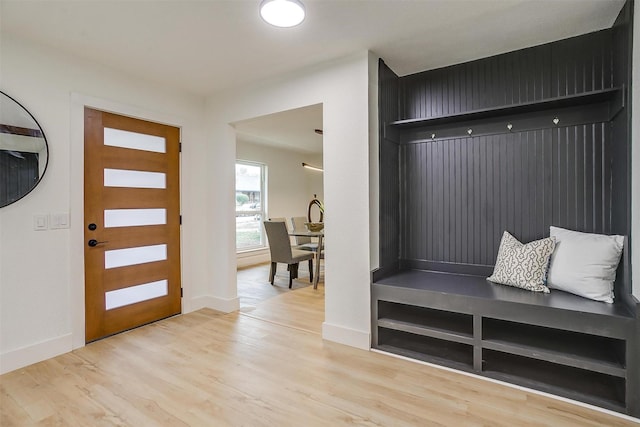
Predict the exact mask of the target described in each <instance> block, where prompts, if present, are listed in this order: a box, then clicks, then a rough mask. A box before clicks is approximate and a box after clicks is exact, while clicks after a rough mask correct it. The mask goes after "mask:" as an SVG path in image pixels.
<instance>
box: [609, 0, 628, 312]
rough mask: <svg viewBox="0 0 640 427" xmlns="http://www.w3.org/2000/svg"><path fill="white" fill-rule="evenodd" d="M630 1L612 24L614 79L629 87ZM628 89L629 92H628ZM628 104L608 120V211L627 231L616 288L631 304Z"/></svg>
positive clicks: (618, 229)
mask: <svg viewBox="0 0 640 427" xmlns="http://www.w3.org/2000/svg"><path fill="white" fill-rule="evenodd" d="M632 22H633V2H627V3H626V4H625V6H624V7H623V8H622V11H621V12H620V14H619V15H618V18H617V19H616V22H615V23H614V25H613V28H612V32H613V47H612V52H613V81H614V85H616V86H623V85H626V86H627V87H630V84H631V75H632V67H631V64H632V60H631V58H632V51H633V49H632V39H633V31H632ZM628 93H630V92H628ZM627 101H628V104H627V108H625V109H624V110H623V111H622V112H621V113H620V114H618V115H617V116H616V117H615V118H614V120H613V121H612V123H611V125H612V126H611V134H612V137H611V141H612V143H611V158H612V164H613V165H615V167H614V168H613V169H612V176H611V186H612V189H613V197H614V203H613V204H612V212H611V232H612V233H616V234H626V235H627V241H626V242H625V248H624V252H623V258H622V262H621V270H622V271H620V270H618V275H617V278H616V279H617V282H618V283H617V284H616V289H617V290H618V291H619V294H620V295H622V296H623V298H626V299H628V302H629V303H630V305H632V300H633V298H632V297H631V293H632V290H631V252H630V251H631V244H630V241H629V239H630V238H631V236H630V235H631V180H630V175H631V143H630V140H631V138H630V136H631V112H632V108H631V105H629V103H630V96H629V97H628V98H627Z"/></svg>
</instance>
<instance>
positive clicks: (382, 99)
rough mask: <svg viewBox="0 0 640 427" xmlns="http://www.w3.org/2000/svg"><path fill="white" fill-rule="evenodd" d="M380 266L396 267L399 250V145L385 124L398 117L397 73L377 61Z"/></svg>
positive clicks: (391, 268) (384, 267)
mask: <svg viewBox="0 0 640 427" xmlns="http://www.w3.org/2000/svg"><path fill="white" fill-rule="evenodd" d="M379 79H380V82H379V113H380V138H379V141H380V148H379V150H380V152H379V156H380V268H381V269H382V270H384V269H390V270H394V269H396V268H397V264H398V259H399V255H400V254H399V250H400V240H401V236H402V233H401V232H400V227H401V226H400V224H401V221H400V193H401V189H400V181H399V157H398V156H399V147H398V144H397V141H396V140H395V139H396V137H395V136H394V134H393V133H392V132H387V131H388V130H389V128H388V126H387V124H388V123H390V122H391V121H393V120H395V119H396V118H397V117H398V99H399V94H398V90H399V88H398V76H397V75H396V74H395V73H394V72H393V71H391V69H390V68H389V67H387V66H386V65H385V64H384V62H383V61H380V64H379Z"/></svg>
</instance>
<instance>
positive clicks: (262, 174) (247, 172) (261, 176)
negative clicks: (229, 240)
mask: <svg viewBox="0 0 640 427" xmlns="http://www.w3.org/2000/svg"><path fill="white" fill-rule="evenodd" d="M266 169H267V167H266V165H263V164H261V163H254V162H245V161H236V250H237V251H238V252H240V251H244V250H249V249H256V248H264V247H266V239H265V235H264V229H263V227H262V221H263V220H264V218H265V209H266V206H265V204H266V203H265V202H266V192H265V189H266V185H265V178H266V176H267V175H266Z"/></svg>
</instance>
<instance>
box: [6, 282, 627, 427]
mask: <svg viewBox="0 0 640 427" xmlns="http://www.w3.org/2000/svg"><path fill="white" fill-rule="evenodd" d="M269 286H270V285H269ZM315 292H316V293H314V291H313V289H312V288H311V287H307V288H303V289H299V290H294V291H292V292H287V293H284V294H281V295H278V296H275V297H273V298H270V299H268V300H266V301H264V302H261V303H260V304H258V305H257V306H256V309H255V310H253V311H252V312H251V313H242V312H236V313H232V314H222V313H218V312H215V311H212V310H208V309H204V310H200V311H197V312H194V313H189V314H186V315H181V316H176V317H173V318H170V319H166V320H163V321H160V322H157V323H154V324H151V325H147V326H144V327H141V328H138V329H135V330H132V331H129V332H125V333H123V334H120V335H116V336H113V337H110V338H107V339H104V340H101V341H98V342H95V343H92V344H89V345H87V346H86V347H84V348H81V349H78V350H76V351H73V352H71V353H67V354H65V355H62V356H58V357H56V358H53V359H50V360H47V361H44V362H40V363H37V364H35V365H32V366H29V367H26V368H24V369H19V370H17V371H14V372H10V373H8V374H5V375H2V376H0V425H1V426H2V427H8V426H30V425H60V426H83V427H86V426H112V425H118V426H278V427H280V426H351V425H358V426H441V425H444V426H510V427H511V426H630V425H637V424H634V423H633V422H632V421H629V420H625V419H621V418H618V417H615V416H611V415H608V414H604V413H600V412H596V411H594V410H591V409H588V408H584V407H580V406H576V405H573V404H570V403H565V402H562V401H558V400H555V399H551V398H547V397H544V396H540V395H537V394H534V393H529V392H525V391H521V390H518V389H513V388H511V387H507V386H503V385H500V384H494V383H491V382H488V381H485V380H482V379H477V378H473V377H469V376H465V375H461V374H457V373H452V372H448V371H445V370H441V369H437V368H433V367H430V366H425V365H422V364H418V363H413V362H409V361H406V360H401V359H398V358H394V357H391V356H388V355H384V354H379V353H375V352H368V351H363V350H357V349H354V348H351V347H347V346H343V345H339V344H334V343H331V342H326V341H323V340H322V339H321V336H320V334H319V330H320V329H319V328H320V324H321V322H322V318H323V316H324V313H323V312H324V305H323V304H324V299H323V298H322V297H321V296H320V294H319V293H318V291H315ZM262 304H265V306H262ZM266 305H269V307H267V306H266ZM301 306H304V308H303V309H302V308H301Z"/></svg>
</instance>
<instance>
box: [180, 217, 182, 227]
mask: <svg viewBox="0 0 640 427" xmlns="http://www.w3.org/2000/svg"><path fill="white" fill-rule="evenodd" d="M180 225H182V215H180Z"/></svg>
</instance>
